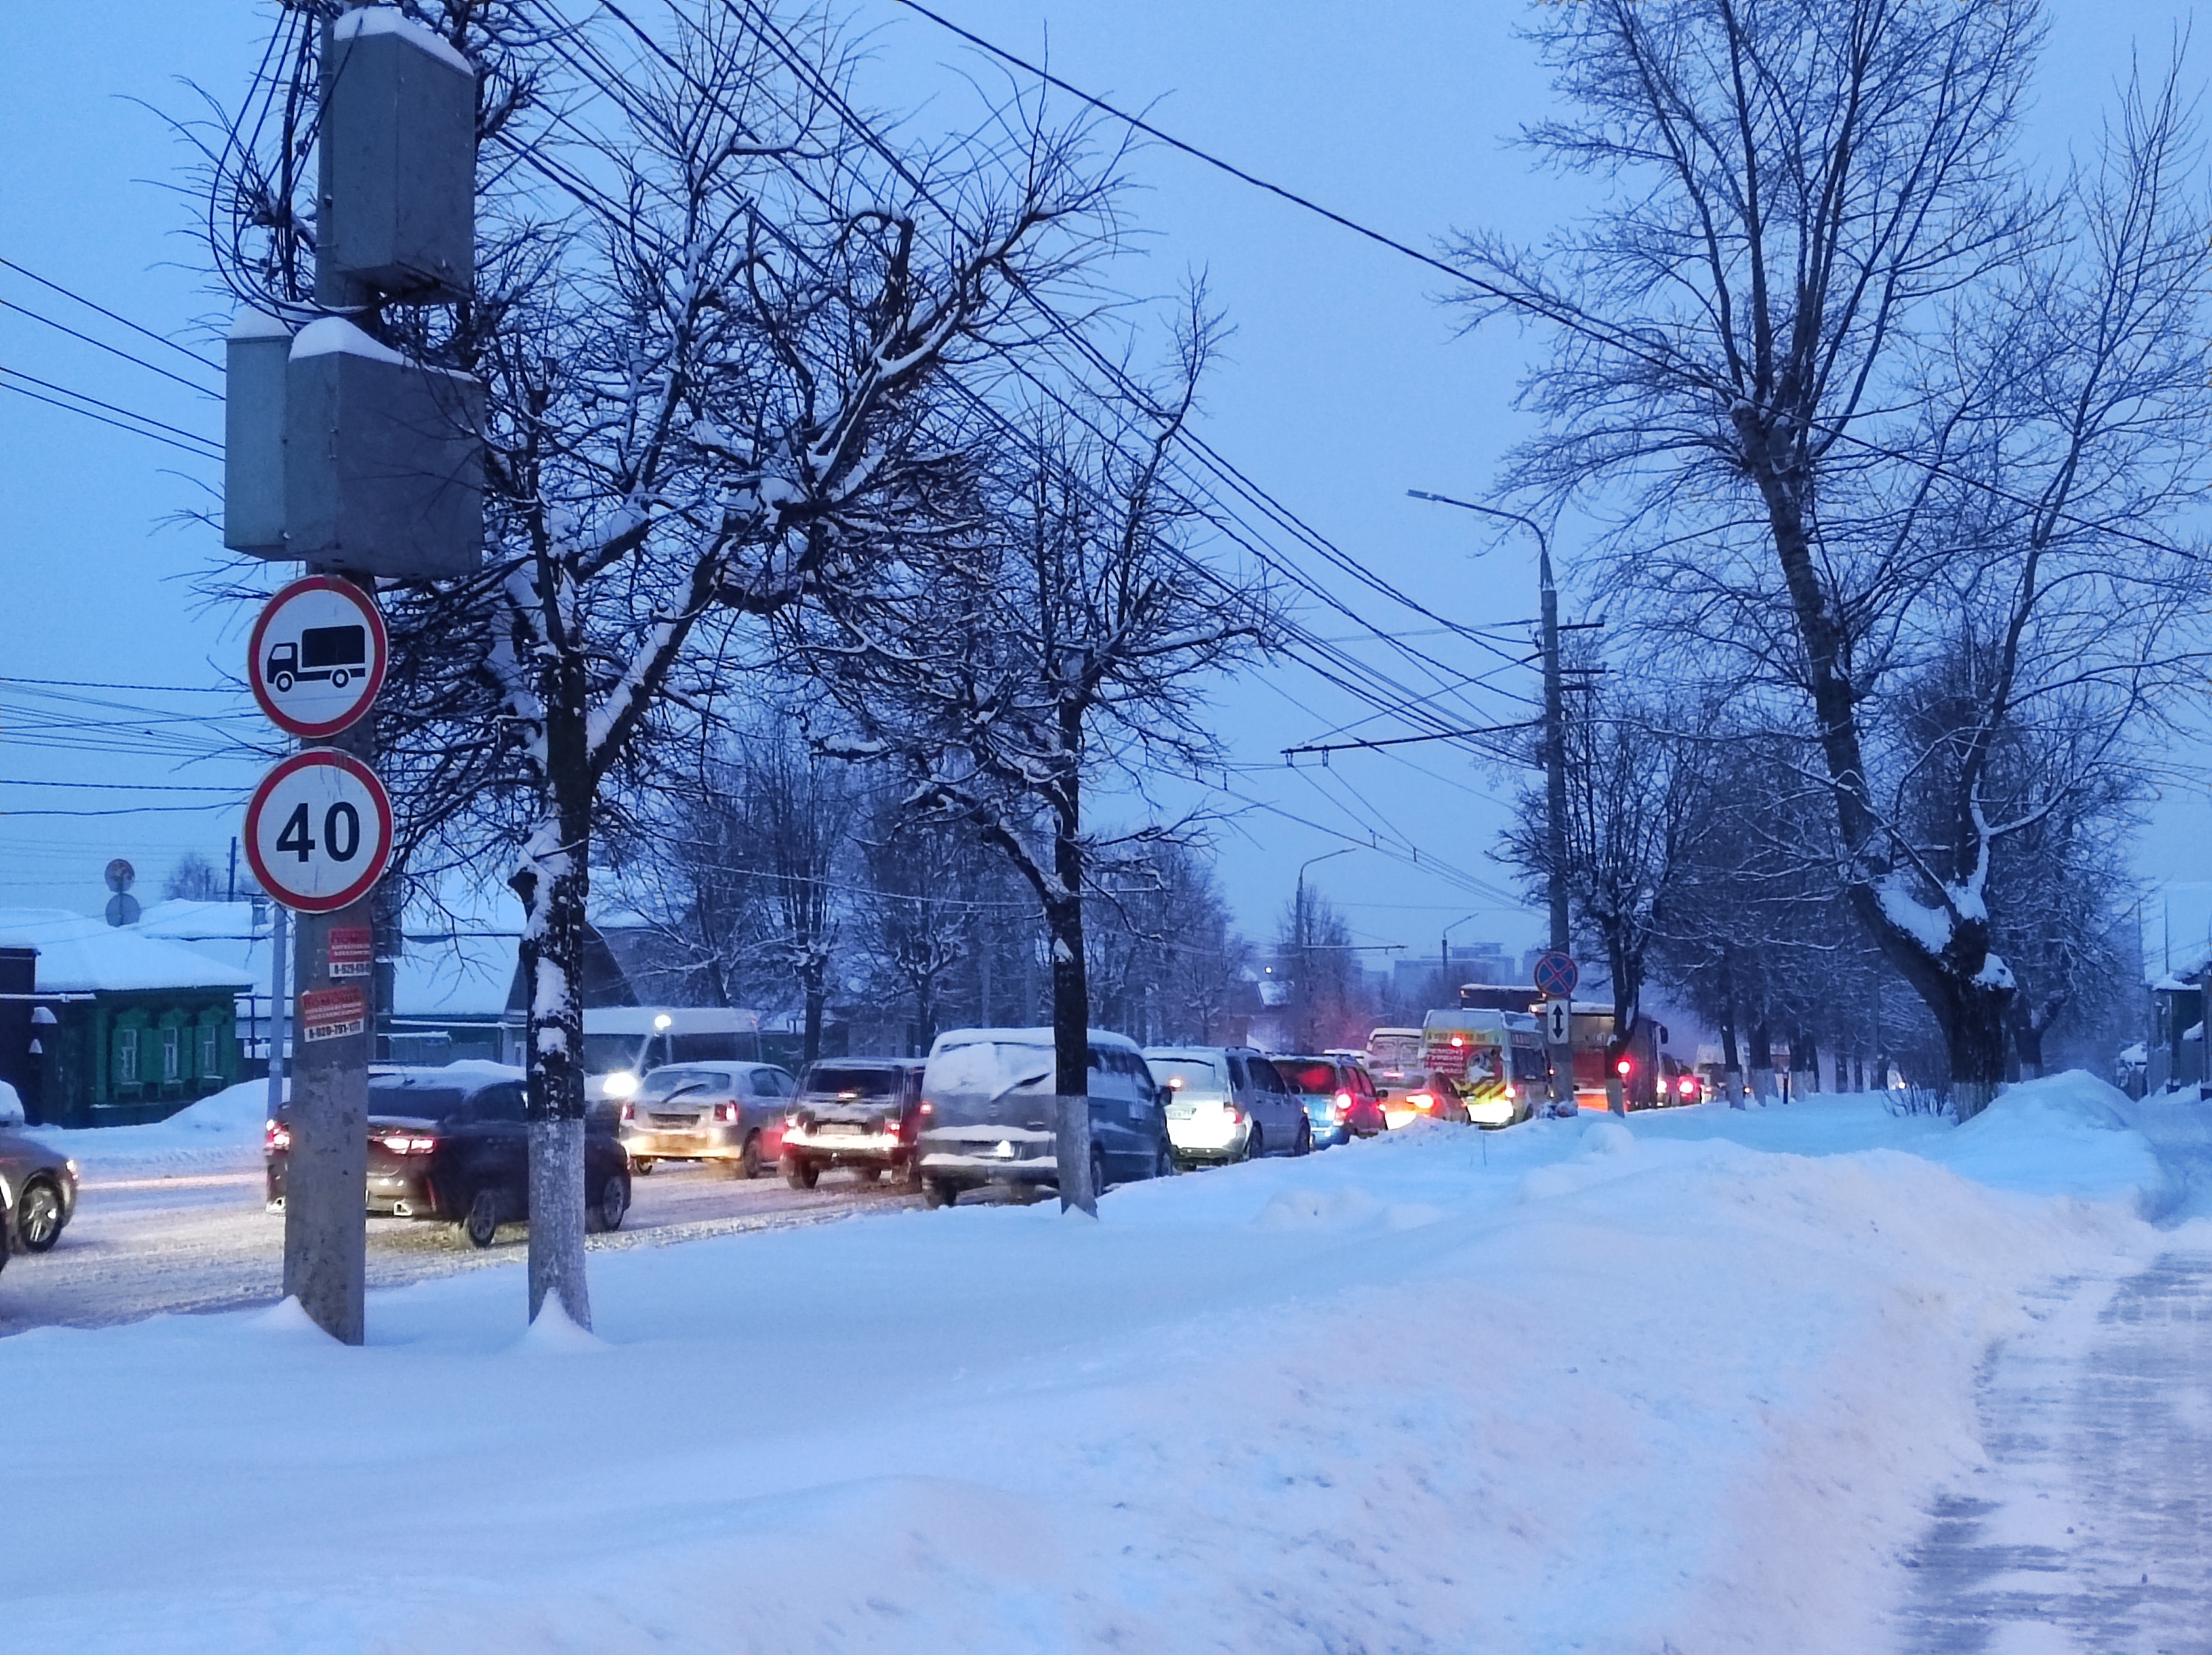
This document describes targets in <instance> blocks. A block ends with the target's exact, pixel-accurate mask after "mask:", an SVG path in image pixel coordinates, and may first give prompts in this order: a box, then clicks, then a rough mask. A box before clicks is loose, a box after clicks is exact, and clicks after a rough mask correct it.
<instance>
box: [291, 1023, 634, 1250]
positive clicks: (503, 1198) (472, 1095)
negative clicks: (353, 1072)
mask: <svg viewBox="0 0 2212 1655" xmlns="http://www.w3.org/2000/svg"><path fill="white" fill-rule="evenodd" d="M613 1128H614V1120H613V1117H612V1115H611V1112H607V1111H605V1110H595V1111H594V1112H592V1116H591V1117H590V1118H588V1119H587V1121H586V1125H585V1129H584V1198H585V1202H586V1208H585V1210H586V1215H587V1216H588V1221H589V1222H590V1224H591V1226H592V1228H594V1229H605V1230H611V1229H617V1228H621V1225H622V1222H623V1215H625V1214H626V1213H627V1212H628V1211H629V1196H630V1181H629V1155H628V1154H627V1153H626V1152H625V1151H624V1150H623V1147H622V1144H621V1143H620V1142H619V1141H617V1138H616V1137H615V1135H614V1130H613ZM291 1148H292V1132H291V1128H290V1126H289V1123H288V1121H287V1118H286V1117H285V1115H284V1114H283V1112H279V1113H278V1115H277V1117H276V1119H275V1120H272V1121H270V1123H269V1126H268V1131H267V1136H266V1137H265V1138H264V1142H263V1145H262V1153H263V1155H264V1157H265V1158H266V1160H267V1162H268V1174H269V1204H270V1208H271V1209H279V1210H280V1209H282V1208H283V1204H284V1167H285V1160H286V1157H287V1155H289V1153H290V1150H291ZM367 1194H368V1210H369V1211H371V1212H373V1213H388V1214H390V1215H392V1217H394V1218H428V1219H443V1220H445V1221H446V1222H449V1223H456V1224H459V1226H460V1227H461V1230H462V1233H463V1234H465V1235H466V1236H467V1237H468V1239H469V1240H471V1241H472V1242H474V1243H475V1244H476V1245H477V1246H479V1247H488V1246H491V1243H492V1236H493V1234H494V1233H495V1231H496V1230H497V1229H498V1228H499V1227H500V1226H501V1224H502V1223H505V1222H509V1221H511V1220H515V1219H523V1218H527V1217H529V1215H530V1123H529V1117H528V1116H527V1114H526V1112H525V1108H524V1101H523V1076H522V1071H521V1070H518V1069H506V1068H501V1067H499V1066H497V1065H495V1064H453V1065H450V1066H448V1067H447V1068H443V1069H432V1068H427V1067H424V1068H415V1067H404V1068H403V1067H396V1066H395V1067H391V1068H386V1067H382V1066H380V1067H377V1068H374V1069H372V1070H369V1072H368V1191H367Z"/></svg>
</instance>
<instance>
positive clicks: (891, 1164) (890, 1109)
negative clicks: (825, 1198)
mask: <svg viewBox="0 0 2212 1655" xmlns="http://www.w3.org/2000/svg"><path fill="white" fill-rule="evenodd" d="M927 1067H928V1065H927V1064H926V1063H925V1062H924V1061H923V1060H922V1059H921V1058H835V1059H829V1058H825V1059H823V1060H822V1061H821V1062H818V1063H811V1064H807V1066H806V1072H805V1074H803V1075H801V1076H799V1095H798V1097H797V1098H795V1099H794V1100H793V1101H792V1105H791V1112H790V1113H789V1114H788V1115H787V1116H786V1117H785V1119H784V1125H783V1145H782V1154H781V1157H780V1161H781V1166H782V1169H783V1179H784V1182H785V1183H787V1184H788V1185H791V1187H792V1188H793V1189H794V1190H811V1189H812V1188H813V1187H814V1185H815V1181H816V1180H817V1179H819V1178H820V1177H821V1176H822V1174H823V1172H825V1171H826V1170H828V1169H829V1168H830V1167H851V1168H852V1169H853V1170H854V1171H855V1172H857V1173H860V1179H861V1181H862V1182H863V1183H866V1184H873V1183H875V1182H876V1181H877V1180H878V1179H881V1178H882V1177H883V1175H884V1173H890V1174H891V1175H892V1176H893V1177H895V1178H897V1179H900V1180H901V1181H902V1182H903V1183H904V1184H905V1185H906V1186H907V1187H908V1189H909V1190H913V1191H920V1190H921V1156H920V1155H917V1154H915V1140H916V1138H917V1137H920V1135H921V1125H922V1119H923V1116H922V1112H921V1076H922V1073H923V1071H924V1070H926V1069H927Z"/></svg>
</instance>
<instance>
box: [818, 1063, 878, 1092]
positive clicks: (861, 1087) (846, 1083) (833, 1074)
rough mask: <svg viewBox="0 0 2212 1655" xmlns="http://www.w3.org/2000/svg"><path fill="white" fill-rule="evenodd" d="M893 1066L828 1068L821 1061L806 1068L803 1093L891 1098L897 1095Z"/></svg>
mask: <svg viewBox="0 0 2212 1655" xmlns="http://www.w3.org/2000/svg"><path fill="white" fill-rule="evenodd" d="M898 1090H899V1071H898V1070H896V1069H860V1068H831V1067H828V1066H825V1065H823V1064H815V1066H814V1067H813V1068H811V1069H810V1070H807V1071H806V1095H807V1096H809V1097H832V1098H868V1099H874V1098H891V1097H896V1096H897V1095H898Z"/></svg>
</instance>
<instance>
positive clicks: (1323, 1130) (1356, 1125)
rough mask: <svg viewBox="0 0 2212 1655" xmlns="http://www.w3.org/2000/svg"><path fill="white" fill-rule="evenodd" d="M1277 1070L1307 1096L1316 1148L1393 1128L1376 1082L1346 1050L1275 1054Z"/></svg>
mask: <svg viewBox="0 0 2212 1655" xmlns="http://www.w3.org/2000/svg"><path fill="white" fill-rule="evenodd" d="M1271 1061H1272V1062H1273V1064H1274V1069H1275V1072H1276V1073H1277V1074H1278V1075H1280V1076H1282V1077H1283V1082H1284V1084H1285V1085H1286V1086H1288V1087H1289V1088H1291V1091H1293V1092H1296V1093H1297V1094H1298V1095H1299V1096H1300V1097H1302V1098H1304V1100H1305V1105H1306V1118H1307V1120H1308V1121H1310V1123H1311V1124H1312V1131H1313V1143H1314V1148H1315V1149H1328V1148H1331V1147H1333V1146H1334V1145H1336V1144H1340V1143H1351V1142H1352V1139H1354V1138H1356V1137H1374V1136H1375V1135H1376V1133H1378V1132H1385V1131H1389V1128H1390V1123H1389V1118H1387V1117H1386V1116H1385V1115H1384V1114H1383V1102H1382V1100H1381V1099H1380V1098H1378V1097H1377V1096H1376V1093H1375V1082H1374V1081H1373V1080H1372V1079H1371V1078H1370V1076H1369V1075H1368V1073H1367V1071H1366V1070H1364V1069H1363V1068H1361V1067H1360V1066H1359V1064H1357V1063H1356V1062H1354V1061H1352V1059H1351V1058H1348V1057H1346V1056H1344V1055H1342V1054H1338V1055H1335V1056H1329V1057H1320V1058H1273V1059H1271Z"/></svg>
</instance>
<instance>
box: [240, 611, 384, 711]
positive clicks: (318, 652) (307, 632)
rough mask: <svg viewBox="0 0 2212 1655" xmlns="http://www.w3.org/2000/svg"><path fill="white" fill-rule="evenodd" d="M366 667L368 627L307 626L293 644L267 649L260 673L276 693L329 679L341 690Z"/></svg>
mask: <svg viewBox="0 0 2212 1655" xmlns="http://www.w3.org/2000/svg"><path fill="white" fill-rule="evenodd" d="M366 670H368V627H360V626H353V627H307V628H305V629H304V630H303V631H302V632H301V634H300V640H299V642H297V643H295V644H279V645H277V646H276V648H274V649H272V650H270V652H269V663H268V665H267V666H266V667H265V668H264V670H263V673H262V676H264V678H266V679H267V680H268V681H269V682H270V685H271V686H273V687H274V688H275V689H276V693H277V694H279V695H282V694H283V693H284V692H285V691H286V690H288V689H289V688H292V686H293V685H294V684H295V683H312V682H318V681H321V680H328V681H329V682H330V684H331V688H334V689H343V688H345V687H346V685H347V684H349V682H352V680H353V676H354V675H355V674H356V672H362V671H366Z"/></svg>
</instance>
